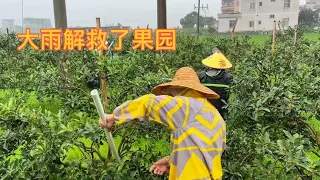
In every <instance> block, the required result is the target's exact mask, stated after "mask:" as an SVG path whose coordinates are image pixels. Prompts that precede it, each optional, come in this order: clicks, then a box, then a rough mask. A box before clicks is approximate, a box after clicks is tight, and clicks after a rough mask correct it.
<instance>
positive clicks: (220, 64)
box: [202, 50, 232, 69]
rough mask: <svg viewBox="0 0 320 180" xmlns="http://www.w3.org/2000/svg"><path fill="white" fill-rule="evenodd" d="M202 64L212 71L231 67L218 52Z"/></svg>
mask: <svg viewBox="0 0 320 180" xmlns="http://www.w3.org/2000/svg"><path fill="white" fill-rule="evenodd" d="M202 64H203V65H205V66H207V67H210V68H214V69H230V68H231V67H232V64H231V63H230V61H229V60H228V59H227V58H226V57H225V56H224V55H223V54H222V53H221V51H219V50H218V51H216V52H215V53H214V54H212V55H211V56H209V57H207V58H206V59H204V60H202Z"/></svg>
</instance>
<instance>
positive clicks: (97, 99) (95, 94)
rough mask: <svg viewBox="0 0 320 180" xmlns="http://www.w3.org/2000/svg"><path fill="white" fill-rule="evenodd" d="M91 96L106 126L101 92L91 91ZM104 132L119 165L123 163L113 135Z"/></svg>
mask: <svg viewBox="0 0 320 180" xmlns="http://www.w3.org/2000/svg"><path fill="white" fill-rule="evenodd" d="M91 96H92V98H93V101H94V104H95V106H96V108H97V111H98V113H99V117H100V119H101V120H102V121H103V122H104V123H105V124H106V116H105V114H104V110H103V107H102V104H101V101H100V97H99V92H98V91H97V90H96V89H94V90H92V91H91ZM104 131H105V134H106V136H107V140H108V144H109V146H110V149H111V151H112V153H113V155H114V156H115V158H116V159H117V161H118V162H119V163H121V160H120V157H119V154H118V151H117V148H116V145H115V143H114V141H113V137H112V134H111V133H110V132H109V131H108V130H107V129H104Z"/></svg>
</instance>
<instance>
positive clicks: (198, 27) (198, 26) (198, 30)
mask: <svg viewBox="0 0 320 180" xmlns="http://www.w3.org/2000/svg"><path fill="white" fill-rule="evenodd" d="M200 8H201V9H202V10H204V9H209V7H208V4H207V6H206V7H204V6H203V4H202V6H201V7H200V0H198V7H196V5H194V9H195V10H196V9H198V23H197V33H198V39H199V36H200Z"/></svg>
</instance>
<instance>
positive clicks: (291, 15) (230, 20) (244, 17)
mask: <svg viewBox="0 0 320 180" xmlns="http://www.w3.org/2000/svg"><path fill="white" fill-rule="evenodd" d="M221 11H222V13H221V14H218V19H219V27H218V32H220V33H226V32H230V31H232V28H233V25H234V23H235V22H236V19H238V22H237V25H236V28H235V31H236V32H258V31H272V30H273V27H274V21H277V22H279V21H280V22H281V25H282V27H283V28H286V27H288V26H291V27H294V26H295V25H297V24H298V17H299V0H222V7H221Z"/></svg>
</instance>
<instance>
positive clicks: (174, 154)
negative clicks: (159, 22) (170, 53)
mask: <svg viewBox="0 0 320 180" xmlns="http://www.w3.org/2000/svg"><path fill="white" fill-rule="evenodd" d="M182 93H183V94H181V93H180V95H177V96H174V97H172V96H168V95H160V96H155V95H153V94H148V95H144V96H142V97H140V98H138V99H135V100H132V101H127V102H125V103H124V104H122V105H120V106H119V107H117V108H116V109H115V110H114V112H113V115H114V119H115V121H116V122H115V123H116V124H118V125H120V124H123V123H126V122H129V121H131V120H134V119H138V120H140V121H155V122H158V123H160V124H163V125H165V126H168V127H169V128H170V129H171V130H172V131H173V133H172V136H171V155H170V158H169V164H170V171H169V180H211V179H221V178H222V167H221V155H222V153H223V151H224V150H225V148H226V124H225V122H224V120H223V119H222V117H221V115H220V114H219V112H218V111H217V109H216V108H215V107H214V106H212V105H211V104H210V103H209V102H208V101H207V99H206V98H202V97H201V94H199V93H198V92H197V91H194V90H187V89H186V90H185V91H184V92H182Z"/></svg>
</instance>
